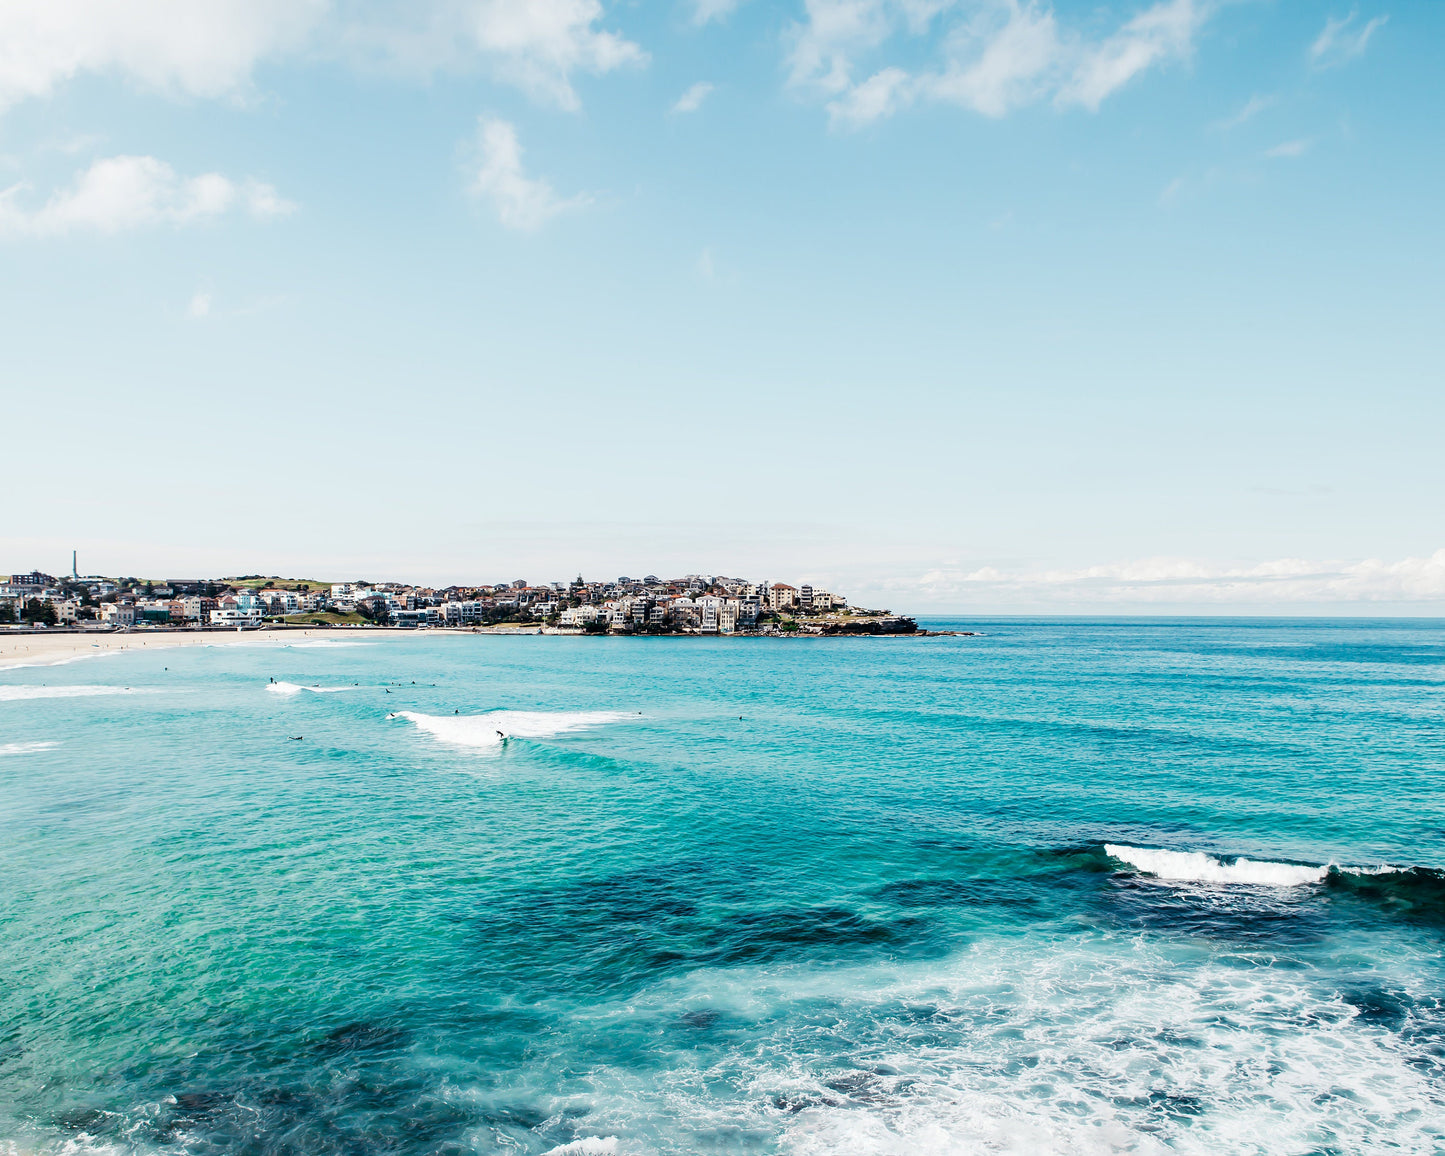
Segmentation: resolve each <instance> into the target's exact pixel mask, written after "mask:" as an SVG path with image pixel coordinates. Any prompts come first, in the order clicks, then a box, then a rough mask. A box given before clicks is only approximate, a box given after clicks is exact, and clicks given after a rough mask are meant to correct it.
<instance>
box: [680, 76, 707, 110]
mask: <svg viewBox="0 0 1445 1156" xmlns="http://www.w3.org/2000/svg"><path fill="white" fill-rule="evenodd" d="M712 90H713V86H712V85H711V84H709V83H708V82H707V81H705V80H699V81H698V82H697V83H696V84H694V85H693V86H692V87H691V88H689V89H688V90H687V91H686V92H684V93H683V94H682V95H681V96H679V97H678V98H677V103H676V104H674V105H673V106H672V111H673V112H675V113H678V114H682V113H688V112H696V111H697V110H698V109H700V108H701V107H702V102H703V101H705V100H706V99H707V98H708V95H709V94H710V93H711V92H712Z"/></svg>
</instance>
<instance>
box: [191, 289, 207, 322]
mask: <svg viewBox="0 0 1445 1156" xmlns="http://www.w3.org/2000/svg"><path fill="white" fill-rule="evenodd" d="M210 315H211V295H210V293H208V292H207V291H206V290H204V289H197V290H196V292H195V295H194V296H193V297H192V298H191V303H190V304H189V305H187V306H186V316H187V317H189V318H190V319H191V320H192V321H199V320H201V318H203V317H209V316H210Z"/></svg>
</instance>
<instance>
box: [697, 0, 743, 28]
mask: <svg viewBox="0 0 1445 1156" xmlns="http://www.w3.org/2000/svg"><path fill="white" fill-rule="evenodd" d="M740 3H742V0H692V22H693V23H694V24H710V23H711V22H712V21H714V20H726V19H727V18H728V17H729V16H731V15H732V14H733V12H735V11H736V10H737V7H738V5H739V4H740Z"/></svg>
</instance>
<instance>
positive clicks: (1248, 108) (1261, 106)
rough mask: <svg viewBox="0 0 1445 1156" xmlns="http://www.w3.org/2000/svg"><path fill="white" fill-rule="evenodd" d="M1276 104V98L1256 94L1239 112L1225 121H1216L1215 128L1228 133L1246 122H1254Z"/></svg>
mask: <svg viewBox="0 0 1445 1156" xmlns="http://www.w3.org/2000/svg"><path fill="white" fill-rule="evenodd" d="M1274 103H1275V98H1274V97H1272V96H1259V95H1258V94H1256V95H1254V96H1251V97H1250V98H1249V99H1248V100H1247V101H1245V102H1244V105H1243V107H1242V108H1240V110H1239V111H1238V112H1236V113H1233V114H1231V115H1230V116H1227V117H1225V118H1224V119H1223V120H1217V121H1215V122H1214V125H1213V127H1214V128H1216V129H1219V130H1220V131H1221V132H1228V131H1229V130H1230V129H1234V128H1238V127H1239V126H1240V125H1242V124H1244V123H1245V122H1246V121H1251V120H1253V119H1254V118H1255V117H1257V116H1258V115H1259V114H1260V113H1262V112H1263V111H1264V110H1265V109H1267V108H1269V107H1271V106H1272V105H1273V104H1274Z"/></svg>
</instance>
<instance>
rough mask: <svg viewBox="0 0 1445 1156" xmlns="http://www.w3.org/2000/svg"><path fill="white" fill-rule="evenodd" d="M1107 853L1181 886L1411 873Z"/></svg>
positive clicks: (1112, 848)
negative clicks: (1336, 875) (1182, 884)
mask: <svg viewBox="0 0 1445 1156" xmlns="http://www.w3.org/2000/svg"><path fill="white" fill-rule="evenodd" d="M1104 853H1105V854H1106V855H1108V856H1109V857H1110V858H1111V859H1117V860H1118V861H1119V862H1121V863H1127V864H1129V866H1131V867H1133V868H1134V869H1135V870H1137V871H1142V872H1143V873H1144V874H1146V875H1153V876H1154V877H1155V878H1158V879H1167V880H1169V881H1171V882H1178V883H1212V884H1240V883H1242V884H1247V885H1252V886H1256V887H1303V886H1306V885H1308V884H1311V883H1323V882H1325V880H1326V879H1328V878H1329V877H1330V876H1331V875H1332V874H1340V875H1394V874H1398V873H1400V872H1404V871H1409V870H1411V868H1408V867H1394V866H1390V865H1389V864H1381V865H1379V866H1375V867H1342V866H1339V865H1338V864H1333V863H1327V864H1325V865H1323V866H1311V865H1310V864H1307V863H1281V862H1275V861H1273V860H1270V859H1246V858H1244V857H1242V856H1241V857H1240V858H1237V859H1234V860H1233V861H1226V860H1224V859H1219V858H1216V857H1215V856H1213V855H1207V854H1205V853H1204V852H1203V851H1166V850H1162V849H1160V848H1157V847H1128V846H1124V845H1123V844H1119V843H1105V844H1104Z"/></svg>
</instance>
